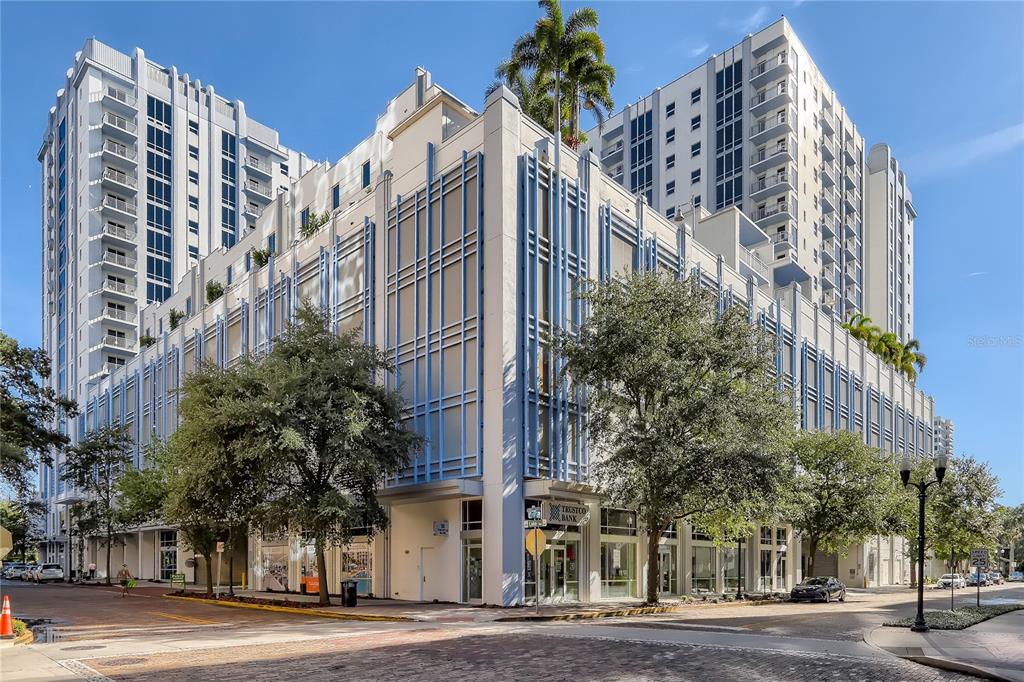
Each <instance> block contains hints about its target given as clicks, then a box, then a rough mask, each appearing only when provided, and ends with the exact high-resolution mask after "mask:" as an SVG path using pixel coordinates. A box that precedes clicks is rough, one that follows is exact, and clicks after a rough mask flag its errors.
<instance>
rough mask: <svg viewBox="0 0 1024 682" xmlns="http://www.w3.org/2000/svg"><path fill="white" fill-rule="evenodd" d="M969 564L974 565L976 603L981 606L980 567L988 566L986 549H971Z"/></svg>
mask: <svg viewBox="0 0 1024 682" xmlns="http://www.w3.org/2000/svg"><path fill="white" fill-rule="evenodd" d="M971 566H974V584H975V585H976V586H977V588H976V589H977V590H978V596H977V604H978V606H981V569H983V568H988V550H987V549H972V550H971Z"/></svg>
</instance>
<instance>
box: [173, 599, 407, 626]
mask: <svg viewBox="0 0 1024 682" xmlns="http://www.w3.org/2000/svg"><path fill="white" fill-rule="evenodd" d="M161 598H163V599H174V600H176V601H185V602H189V603H191V604H208V605H210V606H222V607H226V608H232V609H257V610H260V611H273V612H275V613H295V614H298V615H302V616H317V617H319V618H333V619H335V620H354V621H366V622H374V621H376V622H383V623H402V622H417V621H416V619H414V618H407V617H405V616H375V615H370V614H355V613H335V612H333V611H324V610H322V609H301V608H295V607H292V606H272V605H270V604H246V603H244V602H229V601H216V600H213V599H203V598H196V597H179V596H177V595H173V594H164V595H161Z"/></svg>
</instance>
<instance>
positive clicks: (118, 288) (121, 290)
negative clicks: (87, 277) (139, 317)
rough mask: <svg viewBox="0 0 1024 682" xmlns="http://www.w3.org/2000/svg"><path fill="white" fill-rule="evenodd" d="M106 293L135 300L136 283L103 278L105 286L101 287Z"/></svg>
mask: <svg viewBox="0 0 1024 682" xmlns="http://www.w3.org/2000/svg"><path fill="white" fill-rule="evenodd" d="M100 291H102V292H103V293H104V294H110V295H112V296H113V297H114V298H120V299H124V298H127V299H129V300H132V301H134V300H135V285H134V284H126V283H124V282H113V281H111V280H109V279H107V280H103V287H102V288H101V289H100Z"/></svg>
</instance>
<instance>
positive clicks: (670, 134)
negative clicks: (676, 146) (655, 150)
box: [665, 128, 676, 144]
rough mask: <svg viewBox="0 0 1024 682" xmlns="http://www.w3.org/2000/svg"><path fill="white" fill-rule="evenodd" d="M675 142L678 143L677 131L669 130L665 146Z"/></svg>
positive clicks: (666, 133)
mask: <svg viewBox="0 0 1024 682" xmlns="http://www.w3.org/2000/svg"><path fill="white" fill-rule="evenodd" d="M675 141H676V129H675V128H669V129H668V131H666V132H665V144H670V143H672V142H675Z"/></svg>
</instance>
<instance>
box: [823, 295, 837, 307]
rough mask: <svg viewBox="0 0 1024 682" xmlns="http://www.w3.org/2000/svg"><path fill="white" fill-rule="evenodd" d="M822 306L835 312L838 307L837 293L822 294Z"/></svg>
mask: <svg viewBox="0 0 1024 682" xmlns="http://www.w3.org/2000/svg"><path fill="white" fill-rule="evenodd" d="M821 306H822V307H823V308H828V309H830V310H835V307H836V292H834V291H826V292H822V294H821Z"/></svg>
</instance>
